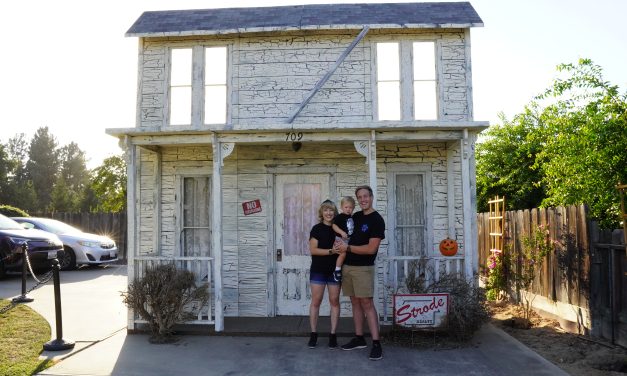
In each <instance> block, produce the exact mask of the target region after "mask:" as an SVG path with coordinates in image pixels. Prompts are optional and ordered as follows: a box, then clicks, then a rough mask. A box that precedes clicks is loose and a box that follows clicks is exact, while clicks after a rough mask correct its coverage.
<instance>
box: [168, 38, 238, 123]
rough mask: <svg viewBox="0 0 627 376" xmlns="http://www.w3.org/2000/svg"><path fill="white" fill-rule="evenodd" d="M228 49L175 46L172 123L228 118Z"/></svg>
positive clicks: (173, 54)
mask: <svg viewBox="0 0 627 376" xmlns="http://www.w3.org/2000/svg"><path fill="white" fill-rule="evenodd" d="M226 98H227V48H226V47H222V46H221V47H202V46H199V47H195V48H176V49H172V51H171V56H170V125H199V124H201V123H202V124H224V123H226V121H227V108H226Z"/></svg>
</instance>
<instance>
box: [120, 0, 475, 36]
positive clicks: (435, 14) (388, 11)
mask: <svg viewBox="0 0 627 376" xmlns="http://www.w3.org/2000/svg"><path fill="white" fill-rule="evenodd" d="M366 25H368V26H370V28H371V29H376V28H378V29H398V28H403V29H422V28H469V27H482V26H483V21H482V20H481V18H480V17H479V15H478V14H477V12H476V11H475V9H474V8H473V7H472V5H471V4H470V3H469V2H452V3H440V2H433V3H388V4H311V5H293V6H279V7H254V8H221V9H189V10H166V11H147V12H144V13H143V14H142V15H141V16H140V17H139V18H138V19H137V21H135V23H134V24H133V25H132V26H131V28H130V29H129V30H128V31H127V32H126V36H128V37H165V36H189V35H217V34H239V33H252V32H262V31H263V32H267V31H292V30H330V29H362V28H363V27H364V26H366Z"/></svg>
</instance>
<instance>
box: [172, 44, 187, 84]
mask: <svg viewBox="0 0 627 376" xmlns="http://www.w3.org/2000/svg"><path fill="white" fill-rule="evenodd" d="M191 84H192V50H191V48H177V49H174V50H172V61H171V69H170V85H171V86H181V85H191Z"/></svg>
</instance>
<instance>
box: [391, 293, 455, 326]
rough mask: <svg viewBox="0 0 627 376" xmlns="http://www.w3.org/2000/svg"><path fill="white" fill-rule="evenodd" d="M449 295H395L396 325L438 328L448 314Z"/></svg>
mask: <svg viewBox="0 0 627 376" xmlns="http://www.w3.org/2000/svg"><path fill="white" fill-rule="evenodd" d="M448 298H449V294H396V295H394V324H395V325H400V326H408V327H434V328H435V327H438V326H440V325H442V323H444V319H445V318H446V315H447V314H448Z"/></svg>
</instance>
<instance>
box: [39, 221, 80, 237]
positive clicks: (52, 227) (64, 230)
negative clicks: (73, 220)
mask: <svg viewBox="0 0 627 376" xmlns="http://www.w3.org/2000/svg"><path fill="white" fill-rule="evenodd" d="M32 221H33V222H34V223H35V225H36V226H37V227H38V228H41V229H45V230H46V231H49V232H53V233H55V234H71V233H76V232H81V230H79V229H77V228H76V227H72V226H70V225H68V224H66V223H63V222H61V221H57V220H56V219H50V218H37V219H36V220H35V219H33V220H32Z"/></svg>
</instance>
